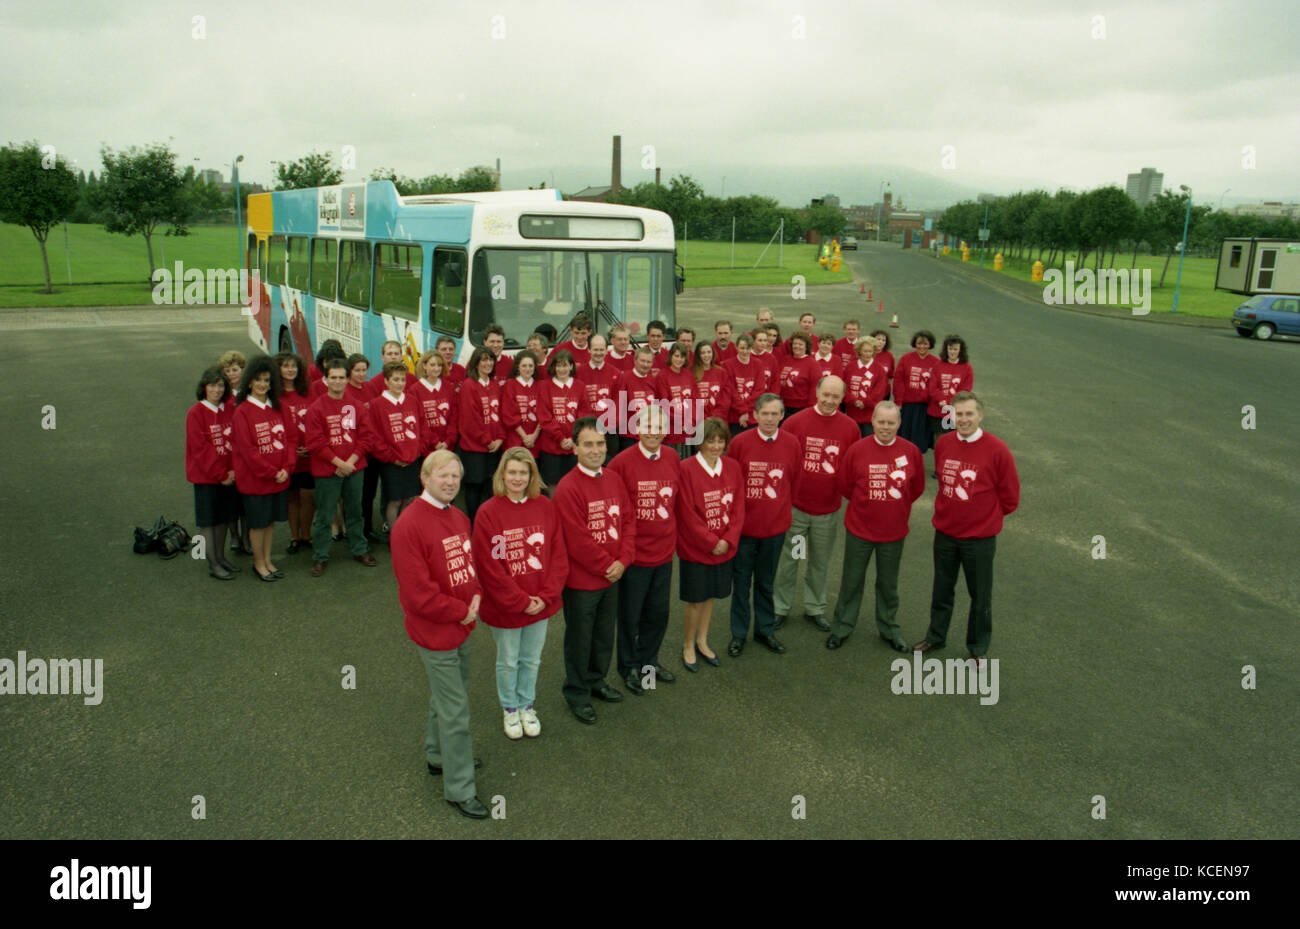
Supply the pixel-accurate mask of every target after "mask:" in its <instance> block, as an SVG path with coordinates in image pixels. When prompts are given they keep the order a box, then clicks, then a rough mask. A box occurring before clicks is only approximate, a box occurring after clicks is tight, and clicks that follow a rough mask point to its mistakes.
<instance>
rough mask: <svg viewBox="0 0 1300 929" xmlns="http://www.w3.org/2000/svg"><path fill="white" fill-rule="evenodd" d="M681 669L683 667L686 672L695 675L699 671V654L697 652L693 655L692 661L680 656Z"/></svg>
mask: <svg viewBox="0 0 1300 929" xmlns="http://www.w3.org/2000/svg"><path fill="white" fill-rule="evenodd" d="M682 667H684V668H685V669H686V670H687V671H690V672H691V673H692V674H694V673H696V672H697V671H699V670H700V654H699V652H696V653H695V660H694V661H687V660H686V656H685V655H683V656H682Z"/></svg>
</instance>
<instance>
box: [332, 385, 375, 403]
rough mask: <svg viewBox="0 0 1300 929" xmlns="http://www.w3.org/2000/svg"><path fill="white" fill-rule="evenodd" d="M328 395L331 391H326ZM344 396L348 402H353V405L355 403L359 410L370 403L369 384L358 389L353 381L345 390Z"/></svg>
mask: <svg viewBox="0 0 1300 929" xmlns="http://www.w3.org/2000/svg"><path fill="white" fill-rule="evenodd" d="M326 393H329V391H328V390H326ZM343 396H344V397H345V398H347V399H348V400H351V401H352V402H353V403H355V404H356V405H357V409H361V408H362V407H364V406H365V405H366V404H367V403H369V402H370V389H369V385H368V384H367V385H363V386H361V387H357V386H355V385H354V384H353V383H352V382H351V381H348V382H347V384H346V385H345V386H344V388H343Z"/></svg>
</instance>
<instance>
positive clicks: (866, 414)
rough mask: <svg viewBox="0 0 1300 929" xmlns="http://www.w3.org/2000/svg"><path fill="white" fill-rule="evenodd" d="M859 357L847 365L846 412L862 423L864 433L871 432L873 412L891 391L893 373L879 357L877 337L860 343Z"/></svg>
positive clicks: (859, 426) (844, 377) (860, 427)
mask: <svg viewBox="0 0 1300 929" xmlns="http://www.w3.org/2000/svg"><path fill="white" fill-rule="evenodd" d="M856 347H857V350H858V357H857V359H856V360H855V361H854V362H853V364H851V365H849V366H848V367H846V368H845V369H844V373H843V375H842V377H843V379H844V412H845V413H847V414H848V417H849V419H851V420H853V421H854V422H855V423H857V424H858V431H859V432H861V433H862V435H863V436H866V435H868V434H869V433H870V432H871V414H872V413H873V412H874V411H875V409H876V404H877V403H879V402H880V401H881V400H884V399H885V394H886V393H888V391H889V375H888V373H886V371H885V366H884V365H883V364H881V362H880V361H879V360H878V359H877V358H876V341H875V339H871V338H866V339H862V340H860V341H859V342H858V344H857V346H856Z"/></svg>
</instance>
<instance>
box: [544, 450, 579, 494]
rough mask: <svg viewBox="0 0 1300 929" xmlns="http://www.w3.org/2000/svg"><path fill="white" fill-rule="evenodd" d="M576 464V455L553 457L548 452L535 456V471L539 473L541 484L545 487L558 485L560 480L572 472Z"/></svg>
mask: <svg viewBox="0 0 1300 929" xmlns="http://www.w3.org/2000/svg"><path fill="white" fill-rule="evenodd" d="M577 463H578V456H577V455H553V454H551V453H550V452H542V453H541V454H540V455H538V456H537V470H538V471H540V472H541V474H542V483H543V484H545V485H546V486H547V487H555V486H556V485H557V484H559V483H560V479H561V478H562V477H564V475H566V474H568V473H569V472H570V471H572V470H573V466H574V465H576V464H577Z"/></svg>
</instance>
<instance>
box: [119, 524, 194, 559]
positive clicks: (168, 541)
mask: <svg viewBox="0 0 1300 929" xmlns="http://www.w3.org/2000/svg"><path fill="white" fill-rule="evenodd" d="M192 544H193V542H192V541H191V539H190V533H189V530H187V529H186V528H185V527H184V526H182V525H181V524H180V523H177V522H172V521H170V520H168V519H167V517H166V516H159V517H158V519H157V520H156V521H155V522H154V524H153V528H152V529H141V528H140V527H139V526H137V527H136V529H135V543H134V545H133V546H132V548H133V550H134V551H135V553H136V554H137V555H147V554H149V553H150V552H157V553H158V557H159V558H162V559H163V560H164V561H169V560H171V559H172V558H175V557H176V556H177V555H179V554H180V553H181V552H184V551H188V550H189V548H190V546H191V545H192Z"/></svg>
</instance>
